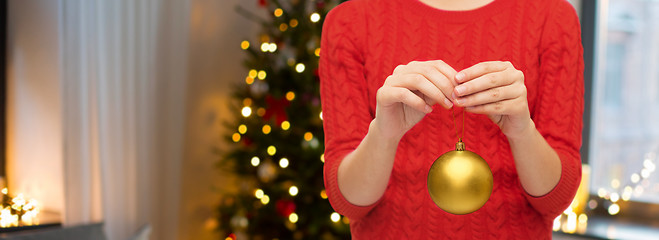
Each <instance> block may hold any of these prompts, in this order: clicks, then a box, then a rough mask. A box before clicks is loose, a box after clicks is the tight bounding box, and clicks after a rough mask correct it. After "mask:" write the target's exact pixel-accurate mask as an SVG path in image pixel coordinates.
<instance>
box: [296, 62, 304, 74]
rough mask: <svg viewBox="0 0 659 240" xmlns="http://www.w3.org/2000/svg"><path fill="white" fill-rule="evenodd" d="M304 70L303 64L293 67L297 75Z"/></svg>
mask: <svg viewBox="0 0 659 240" xmlns="http://www.w3.org/2000/svg"><path fill="white" fill-rule="evenodd" d="M304 68H305V67H304V64H303V63H298V64H297V65H295V71H296V72H298V73H302V72H304Z"/></svg>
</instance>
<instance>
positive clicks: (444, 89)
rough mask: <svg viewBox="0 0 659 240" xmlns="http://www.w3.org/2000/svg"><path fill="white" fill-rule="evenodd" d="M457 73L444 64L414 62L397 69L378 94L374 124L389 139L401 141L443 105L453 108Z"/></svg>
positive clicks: (437, 62) (442, 62)
mask: <svg viewBox="0 0 659 240" xmlns="http://www.w3.org/2000/svg"><path fill="white" fill-rule="evenodd" d="M456 73H457V72H456V71H455V70H454V69H453V68H452V67H451V66H449V65H448V64H446V63H445V62H444V61H441V60H436V61H426V62H418V61H412V62H410V63H408V64H407V65H399V66H398V67H396V69H394V72H393V74H391V75H390V76H389V77H387V79H386V80H385V82H384V85H383V86H382V87H380V89H378V92H377V107H376V112H375V120H374V123H375V124H376V127H377V128H378V130H379V131H380V132H381V133H383V134H384V136H385V137H386V138H388V139H393V140H396V141H397V140H399V139H400V138H401V137H402V136H403V135H404V134H405V132H407V131H408V130H409V129H411V128H412V127H413V126H414V125H415V124H416V123H418V122H419V121H421V119H422V118H423V117H424V116H425V115H426V114H428V113H430V112H431V111H432V105H434V104H436V103H439V104H441V105H442V106H443V107H445V108H447V109H450V108H451V107H453V103H452V101H451V100H449V98H450V96H451V94H452V92H453V88H454V87H455V86H456V85H457V83H456V82H455V80H454V76H455V74H456Z"/></svg>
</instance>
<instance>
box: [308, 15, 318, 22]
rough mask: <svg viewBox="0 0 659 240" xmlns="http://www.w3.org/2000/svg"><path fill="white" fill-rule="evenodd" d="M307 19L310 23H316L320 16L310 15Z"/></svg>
mask: <svg viewBox="0 0 659 240" xmlns="http://www.w3.org/2000/svg"><path fill="white" fill-rule="evenodd" d="M309 19H311V22H318V21H320V14H318V13H312V14H311V16H310V17H309Z"/></svg>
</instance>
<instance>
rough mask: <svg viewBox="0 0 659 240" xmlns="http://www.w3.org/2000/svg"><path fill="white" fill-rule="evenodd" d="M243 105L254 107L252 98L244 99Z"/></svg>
mask: <svg viewBox="0 0 659 240" xmlns="http://www.w3.org/2000/svg"><path fill="white" fill-rule="evenodd" d="M243 105H245V106H250V105H252V99H251V98H245V99H243Z"/></svg>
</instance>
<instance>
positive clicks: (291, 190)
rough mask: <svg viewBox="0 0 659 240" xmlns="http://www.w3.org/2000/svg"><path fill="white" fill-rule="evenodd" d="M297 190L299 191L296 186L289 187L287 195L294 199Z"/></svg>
mask: <svg viewBox="0 0 659 240" xmlns="http://www.w3.org/2000/svg"><path fill="white" fill-rule="evenodd" d="M298 190H299V189H297V187H296V186H291V187H290V188H289V189H288V194H290V195H291V196H294V197H295V196H296V195H297V193H298Z"/></svg>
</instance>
